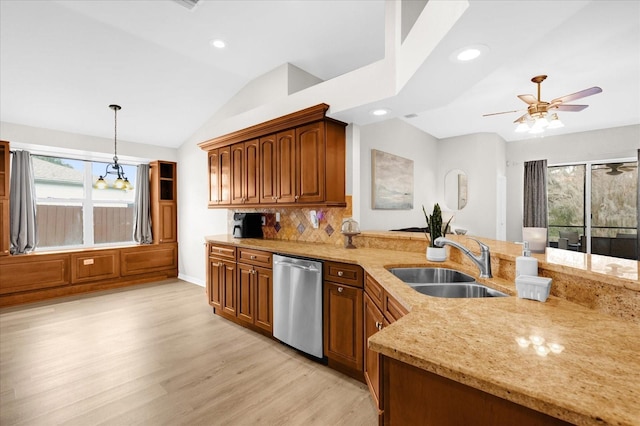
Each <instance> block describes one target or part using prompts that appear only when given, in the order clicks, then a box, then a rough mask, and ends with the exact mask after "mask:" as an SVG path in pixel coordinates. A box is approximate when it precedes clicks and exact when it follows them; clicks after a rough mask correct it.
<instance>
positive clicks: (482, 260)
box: [433, 237, 493, 278]
mask: <svg viewBox="0 0 640 426" xmlns="http://www.w3.org/2000/svg"><path fill="white" fill-rule="evenodd" d="M469 239H470V240H473V241H475V242H476V243H478V244H479V245H480V256H476V255H474V254H473V253H472V252H471V250H469V249H468V248H466V247H465V246H462V245H460V244H458V243H456V242H455V241H451V240H449V239H447V238H444V237H438V238H436V240H435V241H434V242H433V243H434V244H435V245H436V246H437V247H444V246H446V245H450V246H452V247H455V248H457V249H458V250H460V251H461V252H463V253H464V254H466V255H467V256H468V257H469V259H471V260H472V261H473V263H475V264H476V266H477V267H478V268H480V278H492V277H493V275H491V253H490V252H489V246H488V245H486V244H484V243H482V242H480V241H478V240H476V239H475V238H469Z"/></svg>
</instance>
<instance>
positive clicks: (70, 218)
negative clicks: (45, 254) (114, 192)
mask: <svg viewBox="0 0 640 426" xmlns="http://www.w3.org/2000/svg"><path fill="white" fill-rule="evenodd" d="M37 222H38V247H58V246H69V245H81V244H83V237H82V207H81V206H56V205H38V209H37ZM93 235H94V237H93V239H94V243H95V244H104V243H115V242H127V241H132V240H133V206H132V205H130V206H128V207H94V209H93Z"/></svg>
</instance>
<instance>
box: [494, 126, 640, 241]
mask: <svg viewBox="0 0 640 426" xmlns="http://www.w3.org/2000/svg"><path fill="white" fill-rule="evenodd" d="M638 148H640V125H633V126H624V127H614V128H610V129H602V130H594V131H590V132H582V133H573V134H568V135H560V136H547V137H542V138H536V139H528V140H524V141H513V142H508V143H507V149H506V154H507V240H509V241H518V240H520V239H522V200H523V186H524V162H525V161H533V160H543V159H546V160H547V163H548V164H549V165H553V164H565V163H574V162H580V161H591V160H610V159H619V158H627V157H628V158H637V156H638Z"/></svg>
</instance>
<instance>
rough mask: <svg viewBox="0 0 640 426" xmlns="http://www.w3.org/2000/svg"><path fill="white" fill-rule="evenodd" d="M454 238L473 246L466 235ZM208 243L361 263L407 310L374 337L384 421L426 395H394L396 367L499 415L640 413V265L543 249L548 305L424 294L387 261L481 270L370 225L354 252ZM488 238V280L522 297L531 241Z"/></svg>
mask: <svg viewBox="0 0 640 426" xmlns="http://www.w3.org/2000/svg"><path fill="white" fill-rule="evenodd" d="M453 238H455V239H457V240H458V242H460V243H461V244H463V245H465V246H468V247H470V248H473V245H472V244H470V243H472V242H471V241H467V240H466V238H464V237H457V236H454V237H453ZM205 240H206V241H207V243H209V244H222V245H228V246H235V247H243V248H248V249H253V250H262V251H268V252H272V253H276V252H277V253H285V254H289V255H294V256H295V255H298V256H306V257H314V258H318V259H321V260H325V261H334V262H344V263H351V264H357V265H360V266H361V267H362V268H363V269H364V271H365V274H366V276H367V277H368V279H371V280H374V281H375V282H377V283H378V284H379V285H380V286H381V287H382V288H383V289H384V292H385V293H386V294H388V295H390V296H391V297H392V298H393V299H394V300H395V301H397V303H399V304H400V305H401V307H402V308H403V309H404V310H405V311H406V312H408V314H407V315H405V316H403V317H402V318H400V319H399V320H398V321H396V322H394V323H393V324H391V325H389V326H388V327H387V326H385V327H383V328H382V331H380V332H377V333H375V334H374V335H373V336H372V337H371V338H369V339H368V347H369V349H371V350H373V351H376V352H378V353H380V354H381V355H382V357H381V358H382V362H383V366H384V370H383V371H384V373H383V376H384V377H383V379H382V383H383V387H382V388H383V389H382V391H381V396H380V399H381V404H380V409H381V422H384V421H388V417H386V416H389V415H394V414H397V413H398V412H399V411H402V412H403V413H404V412H407V410H406V408H407V407H406V404H413V403H415V402H416V401H415V397H416V396H414V399H412V398H406V399H404V400H403V401H400V402H399V401H398V398H395V399H394V398H393V397H389V395H387V394H385V392H388V391H389V387H390V386H391V387H392V386H396V385H397V383H396V382H397V380H396V381H395V382H394V380H395V377H394V376H393V374H395V373H394V372H396V371H401V370H402V371H403V373H402V374H406V373H407V371H408V372H409V373H410V374H418V375H420V374H423V375H428V376H431V377H430V378H433V377H435V378H436V379H437V380H441V381H442V380H444V381H446V382H447V383H446V384H447V386H449V385H450V384H454V385H455V386H457V387H458V388H463V389H462V390H463V391H464V392H467V391H472V392H476V393H477V394H480V398H481V401H485V402H483V403H486V404H487V405H486V406H484V411H486V413H485V414H487V413H488V414H489V415H493V414H492V413H491V409H489V407H494V405H491V404H493V403H489V402H486V401H488V399H487V398H489V399H490V398H495V399H496V400H498V401H501V402H506V403H508V404H512V406H515V407H520V408H523V409H525V410H530V411H531V412H533V413H534V414H537V413H544V415H548V416H551V417H547V418H553V420H556V419H560V420H559V423H558V424H562V421H565V422H569V423H575V424H616V425H633V424H638V422H639V420H640V402H639V401H640V387H639V386H638V383H640V357H638V348H640V320H639V319H638V312H639V311H640V282H639V281H638V269H639V268H638V265H639V262H636V261H627V260H622V259H614V258H604V257H602V256H595V255H593V256H592V255H586V254H582V253H569V254H568V252H566V251H562V250H556V249H550V248H548V249H547V252H546V253H545V254H544V255H536V257H538V259H539V263H540V274H541V275H545V276H549V277H552V278H553V280H554V282H553V286H552V296H550V297H549V299H548V300H547V302H545V303H540V302H536V301H532V300H526V299H519V298H517V297H503V298H485V299H439V298H432V297H429V296H425V295H422V294H419V293H418V292H416V291H414V290H413V289H412V288H410V287H409V286H408V285H406V284H405V283H403V282H401V281H400V280H399V279H397V278H396V277H395V276H393V275H392V274H391V273H390V272H389V271H388V270H387V268H389V267H396V266H418V265H431V266H444V267H449V268H452V269H457V270H460V271H463V272H466V273H468V274H471V275H473V276H475V277H477V276H478V272H477V269H476V268H475V266H473V265H472V264H471V263H469V262H468V261H467V259H466V257H464V256H462V255H461V254H460V253H459V252H458V251H457V250H455V249H454V250H450V251H449V260H447V261H446V262H444V263H441V264H433V263H430V262H427V261H426V259H425V255H424V248H425V247H426V242H425V241H424V237H423V236H421V235H415V234H413V235H411V234H405V233H388V232H365V233H363V234H361V235H360V236H358V240H357V241H356V245H357V246H358V247H359V248H358V249H356V250H347V249H344V248H343V247H342V246H336V245H330V244H324V245H323V244H309V243H298V242H290V241H282V240H262V239H234V238H233V237H231V236H227V235H221V236H208V237H206V238H205ZM482 241H483V242H485V243H487V244H488V245H489V246H490V248H491V254H492V268H493V271H494V277H495V278H492V279H477V280H478V282H481V283H483V284H486V285H488V286H490V287H493V288H495V289H497V290H500V291H503V292H505V293H508V294H510V295H512V296H513V295H515V285H514V277H513V273H514V268H513V264H514V261H515V257H516V256H517V255H518V254H519V252H520V250H521V247H519V246H517V245H515V244H512V243H506V242H501V241H493V240H487V239H482ZM402 250H412V251H402ZM366 288H367V287H366V282H365V289H366ZM587 293H588V294H587ZM536 339H538V340H542V339H544V343H541V342H539V343H541V345H546V346H545V347H546V348H549V351H546V350H545V353H539V352H538V351H537V350H536V349H534V345H533V344H531V343H530V342H531V340H536ZM547 352H548V353H547ZM398 368H399V369H400V370H399V369H398ZM390 371H391V372H390ZM405 383H422V382H417V381H413V380H410V381H405ZM422 389H423V392H424V389H427V387H424V388H422ZM457 390H458V389H457V388H456V391H457ZM449 395H457V394H449ZM417 397H419V400H420V402H419V403H420V405H421V406H422V407H423V408H424V407H427V408H426V409H430V408H429V407H430V401H429V400H430V398H429V397H425V395H420V394H418V395H417ZM433 401H436V399H434V400H433ZM397 403H400V404H401V405H396V404H397ZM402 404H404V405H402ZM409 408H410V409H412V407H409ZM413 408H416V407H413ZM478 408H480V411H482V409H483V407H482V406H480V407H478V406H477V405H476V414H477V411H478ZM432 409H433V410H437V409H438V408H437V406H436V407H433V408H432ZM496 410H497V409H496ZM409 411H411V410H409ZM496 412H497V411H496ZM476 419H477V418H476ZM543 421H544V420H543ZM531 424H535V423H531ZM538 424H540V423H538Z"/></svg>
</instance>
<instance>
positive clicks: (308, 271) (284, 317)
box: [273, 254, 323, 358]
mask: <svg viewBox="0 0 640 426" xmlns="http://www.w3.org/2000/svg"><path fill="white" fill-rule="evenodd" d="M273 336H274V337H275V338H276V339H278V340H280V341H281V342H283V343H286V344H287V345H289V346H292V347H294V348H296V349H299V350H301V351H302V352H305V353H307V354H310V355H313V356H314V357H316V358H322V357H323V350H322V342H323V340H322V262H319V261H315V260H309V259H301V258H296V257H288V256H281V255H277V254H276V255H274V256H273Z"/></svg>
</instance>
